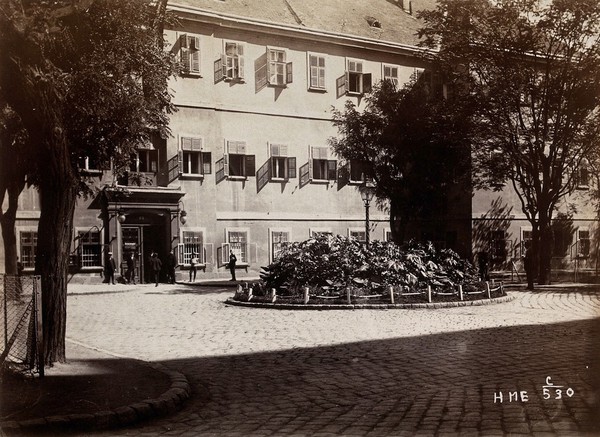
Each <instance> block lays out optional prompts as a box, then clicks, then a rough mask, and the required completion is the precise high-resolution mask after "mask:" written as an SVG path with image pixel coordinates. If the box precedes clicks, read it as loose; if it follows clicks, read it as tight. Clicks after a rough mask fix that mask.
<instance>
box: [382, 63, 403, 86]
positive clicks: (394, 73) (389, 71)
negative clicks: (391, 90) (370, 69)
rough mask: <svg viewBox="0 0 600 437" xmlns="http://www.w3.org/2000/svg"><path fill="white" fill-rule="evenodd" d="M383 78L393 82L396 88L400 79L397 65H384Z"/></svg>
mask: <svg viewBox="0 0 600 437" xmlns="http://www.w3.org/2000/svg"><path fill="white" fill-rule="evenodd" d="M383 80H387V81H388V82H390V83H392V84H394V86H395V87H396V88H398V86H399V85H400V81H399V79H398V67H396V66H393V65H384V66H383Z"/></svg>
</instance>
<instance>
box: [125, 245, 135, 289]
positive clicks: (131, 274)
mask: <svg viewBox="0 0 600 437" xmlns="http://www.w3.org/2000/svg"><path fill="white" fill-rule="evenodd" d="M125 277H126V278H127V283H128V284H131V283H132V282H133V285H135V256H134V255H133V252H131V253H130V254H129V255H128V256H127V271H126V272H125Z"/></svg>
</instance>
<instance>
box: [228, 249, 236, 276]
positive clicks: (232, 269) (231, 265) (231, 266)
mask: <svg viewBox="0 0 600 437" xmlns="http://www.w3.org/2000/svg"><path fill="white" fill-rule="evenodd" d="M235 263H237V258H236V256H235V255H234V253H233V250H232V251H230V252H229V271H230V272H231V280H232V281H235V280H236V279H235Z"/></svg>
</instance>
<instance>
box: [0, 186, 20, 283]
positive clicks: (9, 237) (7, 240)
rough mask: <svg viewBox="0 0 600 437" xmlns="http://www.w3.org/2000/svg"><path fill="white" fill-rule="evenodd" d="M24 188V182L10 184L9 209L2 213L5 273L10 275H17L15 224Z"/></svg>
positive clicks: (8, 190)
mask: <svg viewBox="0 0 600 437" xmlns="http://www.w3.org/2000/svg"><path fill="white" fill-rule="evenodd" d="M24 187H25V183H24V182H23V183H21V182H18V181H11V182H10V185H9V186H8V187H7V188H6V191H7V192H8V208H7V210H6V211H5V212H4V213H0V224H1V226H2V241H3V244H4V271H5V272H6V274H8V275H16V274H17V235H16V231H15V222H16V220H17V209H18V206H19V195H20V194H21V191H23V188H24Z"/></svg>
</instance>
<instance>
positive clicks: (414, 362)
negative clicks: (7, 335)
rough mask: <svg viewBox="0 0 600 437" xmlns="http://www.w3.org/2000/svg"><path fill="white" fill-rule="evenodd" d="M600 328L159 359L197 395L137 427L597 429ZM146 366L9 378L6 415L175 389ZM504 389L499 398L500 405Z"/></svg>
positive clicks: (99, 366)
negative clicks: (555, 390) (547, 390)
mask: <svg viewBox="0 0 600 437" xmlns="http://www.w3.org/2000/svg"><path fill="white" fill-rule="evenodd" d="M257 332H259V331H257ZM599 334H600V319H594V320H585V321H576V322H568V323H556V324H551V325H529V326H518V327H503V328H494V329H483V330H473V331H461V332H456V333H448V334H436V335H425V336H420V337H409V338H397V339H389V340H377V341H366V342H356V343H348V344H340V345H335V346H323V347H313V348H298V349H289V350H284V351H276V352H264V353H256V354H244V355H229V356H227V355H224V356H217V357H202V358H189V359H181V360H169V361H163V362H161V364H163V365H165V366H166V367H168V368H170V369H173V370H178V371H180V372H182V373H184V374H185V376H186V377H187V379H188V381H189V382H190V384H191V386H192V392H193V393H195V394H192V397H191V398H190V399H189V400H188V401H187V402H186V403H185V404H184V408H183V410H181V411H179V412H178V413H175V414H174V415H172V416H168V417H165V418H162V419H156V420H153V421H150V422H144V423H139V424H137V425H136V426H135V429H136V432H140V433H147V434H152V435H153V432H154V431H156V430H159V429H160V430H163V431H165V430H169V432H172V433H174V435H175V434H180V433H182V432H188V433H189V435H222V434H228V433H234V434H236V435H265V434H273V435H286V434H299V435H311V434H314V433H318V432H326V433H329V434H338V435H340V434H341V435H348V434H358V435H364V434H367V433H370V432H371V433H373V435H398V434H400V433H402V432H405V433H413V432H416V431H417V430H419V431H423V432H426V433H428V432H431V433H432V434H435V433H438V432H443V431H448V432H450V433H452V432H454V433H456V432H459V431H460V432H462V431H465V432H466V430H473V429H475V430H478V431H479V432H480V434H481V433H483V434H486V431H488V432H490V431H492V430H499V431H501V432H504V433H509V434H510V433H522V434H528V433H532V432H536V431H543V430H546V431H548V432H555V433H557V434H559V435H569V434H571V435H578V434H579V433H594V432H598V431H600V422H599V418H600V414H599V413H600V409H599V405H598V402H599V400H600V390H599V388H600V381H599V377H600V367H599V365H598V363H599V362H600V344H599V342H598V336H599ZM270 335H277V333H276V332H274V333H270ZM343 335H344V333H343V332H340V339H343ZM257 343H260V339H257ZM79 352H81V351H78V353H79ZM225 352H226V351H225V345H224V353H225ZM83 353H85V352H83ZM80 355H81V354H80ZM92 355H93V354H92ZM78 369H79V370H78ZM142 370H143V369H142V368H141V367H139V363H138V362H136V361H134V360H127V359H101V360H100V359H97V358H95V357H93V356H90V357H87V358H86V357H83V358H81V359H78V360H74V361H73V362H72V364H71V365H70V366H65V368H64V369H63V370H62V371H63V372H64V373H62V374H60V372H59V374H57V375H56V376H51V377H47V378H45V379H44V380H41V381H35V382H23V381H11V380H8V381H3V382H2V387H0V388H1V392H0V393H1V395H0V396H1V397H0V401H1V402H2V403H1V411H2V420H8V419H9V418H10V419H16V418H20V419H26V418H36V417H39V416H48V415H53V414H72V413H76V412H94V411H98V410H102V409H107V408H114V407H116V406H119V405H126V404H128V403H135V402H138V401H140V400H142V399H145V398H148V397H156V396H158V395H160V394H161V393H163V392H164V391H165V390H166V389H167V388H168V378H166V377H165V376H164V374H162V373H160V372H156V373H152V371H150V370H152V369H147V372H146V371H142ZM137 372H141V373H139V374H138V373H137ZM547 377H551V378H552V382H553V383H554V384H555V385H562V386H564V390H565V392H563V395H562V398H561V399H556V398H555V397H556V395H555V394H554V395H553V397H552V398H551V399H544V395H543V386H544V384H545V383H546V382H547V379H546V378H547ZM5 384H6V385H5ZM567 388H572V389H573V395H572V396H570V397H569V396H566V395H565V394H566V390H567ZM515 391H518V392H519V393H521V392H524V391H525V392H527V400H526V401H524V400H522V399H520V400H518V401H510V402H509V401H508V396H509V392H515ZM207 392H208V393H209V394H208V396H206V395H205V394H206V393H207ZM499 392H502V393H503V396H504V400H503V402H502V403H500V402H494V395H495V394H496V395H497V393H499ZM199 393H202V394H199ZM132 429H133V428H123V429H121V430H118V429H116V430H111V431H106V435H126V434H129V433H131V432H132Z"/></svg>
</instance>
